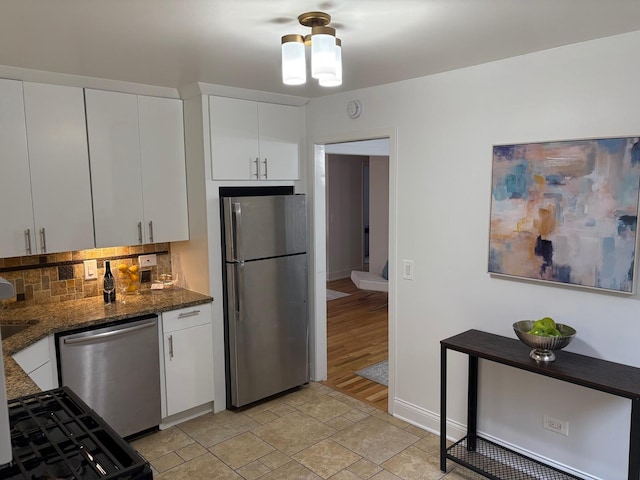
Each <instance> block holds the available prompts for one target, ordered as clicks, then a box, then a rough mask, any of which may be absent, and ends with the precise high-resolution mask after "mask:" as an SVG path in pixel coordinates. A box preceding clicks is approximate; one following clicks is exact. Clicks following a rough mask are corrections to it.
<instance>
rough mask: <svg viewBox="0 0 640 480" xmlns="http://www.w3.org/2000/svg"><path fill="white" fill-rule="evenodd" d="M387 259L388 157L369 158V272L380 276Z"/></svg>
mask: <svg viewBox="0 0 640 480" xmlns="http://www.w3.org/2000/svg"><path fill="white" fill-rule="evenodd" d="M388 258H389V157H388V156H384V157H381V156H375V157H369V271H370V272H373V273H376V274H378V275H380V274H381V273H382V269H383V268H384V264H385V263H386V262H387V259H388Z"/></svg>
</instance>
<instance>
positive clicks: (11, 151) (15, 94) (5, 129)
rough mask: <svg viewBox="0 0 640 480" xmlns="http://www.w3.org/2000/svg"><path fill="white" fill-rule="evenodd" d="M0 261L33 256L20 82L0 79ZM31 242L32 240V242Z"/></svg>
mask: <svg viewBox="0 0 640 480" xmlns="http://www.w3.org/2000/svg"><path fill="white" fill-rule="evenodd" d="M0 152H2V153H1V156H2V161H1V162H0V201H1V202H2V205H3V206H2V208H0V224H2V228H0V257H16V256H22V255H29V254H30V253H36V251H35V244H33V243H32V252H29V251H28V248H29V235H31V238H32V239H33V235H34V230H35V227H34V224H33V204H32V201H31V179H30V175H29V156H28V150H27V130H26V127H25V124H24V98H23V95H22V82H19V81H16V80H4V79H0ZM32 241H33V240H32Z"/></svg>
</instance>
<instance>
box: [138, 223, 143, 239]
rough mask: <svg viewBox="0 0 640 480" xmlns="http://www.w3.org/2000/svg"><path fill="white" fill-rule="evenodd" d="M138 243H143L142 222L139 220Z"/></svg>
mask: <svg viewBox="0 0 640 480" xmlns="http://www.w3.org/2000/svg"><path fill="white" fill-rule="evenodd" d="M138 243H142V222H138Z"/></svg>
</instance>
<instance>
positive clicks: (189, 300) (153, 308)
mask: <svg viewBox="0 0 640 480" xmlns="http://www.w3.org/2000/svg"><path fill="white" fill-rule="evenodd" d="M211 302H213V298H212V297H211V296H209V295H204V294H201V293H197V292H193V291H191V290H186V289H183V288H172V289H171V290H166V291H163V292H161V293H152V292H150V291H147V292H145V293H142V294H140V295H128V296H127V297H126V303H124V304H123V303H121V302H120V300H116V303H115V304H112V305H106V304H104V302H103V301H102V297H90V298H85V299H81V300H72V301H68V302H63V303H50V304H44V305H36V306H29V307H15V308H5V309H1V310H0V324H3V325H21V324H30V325H31V326H30V327H29V328H27V329H26V330H24V331H22V332H20V333H17V334H15V335H12V336H11V337H9V338H7V339H4V340H2V349H3V360H4V371H5V381H6V389H7V398H8V399H14V398H17V397H22V396H24V395H31V394H33V393H37V392H40V391H41V389H40V388H39V387H38V386H37V385H36V384H35V383H34V382H33V381H32V380H31V378H29V376H28V375H27V373H26V372H25V371H24V370H22V368H21V367H20V365H18V364H17V363H16V361H15V360H14V359H13V356H12V355H14V354H15V353H17V352H19V351H21V350H23V349H25V348H27V347H29V346H30V345H33V344H34V343H36V342H38V341H39V340H41V339H43V338H46V337H48V336H49V335H53V334H55V333H60V332H64V331H70V330H75V329H78V328H84V327H89V326H99V325H101V324H106V323H111V322H117V321H122V320H128V319H130V318H135V317H138V316H142V315H148V314H160V313H163V312H167V311H171V310H178V309H181V308H188V307H192V306H196V305H202V304H205V303H211Z"/></svg>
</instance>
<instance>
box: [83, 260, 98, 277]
mask: <svg viewBox="0 0 640 480" xmlns="http://www.w3.org/2000/svg"><path fill="white" fill-rule="evenodd" d="M83 263H84V279H85V280H95V279H97V278H98V261H97V260H96V259H93V260H85V261H84V262H83Z"/></svg>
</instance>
